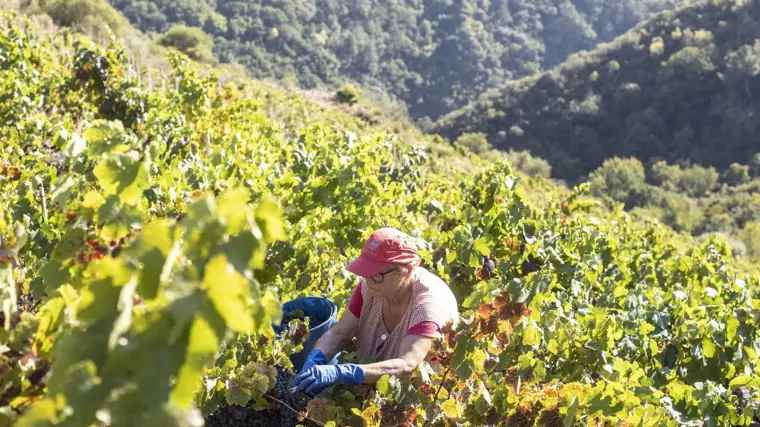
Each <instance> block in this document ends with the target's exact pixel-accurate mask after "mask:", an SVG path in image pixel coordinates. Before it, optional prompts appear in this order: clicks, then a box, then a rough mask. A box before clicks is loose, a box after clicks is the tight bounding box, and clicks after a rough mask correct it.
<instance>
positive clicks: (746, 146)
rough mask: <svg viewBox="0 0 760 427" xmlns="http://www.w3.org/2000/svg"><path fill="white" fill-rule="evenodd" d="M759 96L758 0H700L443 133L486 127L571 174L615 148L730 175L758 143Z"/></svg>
mask: <svg viewBox="0 0 760 427" xmlns="http://www.w3.org/2000/svg"><path fill="white" fill-rule="evenodd" d="M757 93H760V2H758V1H756V0H749V1H743V0H742V1H738V0H719V1H703V2H699V3H696V4H692V5H689V6H684V7H681V8H679V9H678V10H677V11H675V12H663V13H662V14H660V15H658V16H657V17H656V18H653V19H652V20H650V21H647V22H646V23H644V24H642V25H640V26H639V27H637V28H636V29H634V30H632V31H630V32H629V33H627V34H625V35H623V36H621V37H620V38H618V39H616V40H615V41H614V42H612V43H610V44H607V45H602V46H600V47H598V48H597V49H595V50H593V51H591V52H583V53H579V54H576V55H573V56H572V57H571V58H569V59H568V60H567V61H566V62H564V63H563V64H561V65H560V66H558V67H556V68H555V69H553V70H551V71H549V72H546V73H544V74H541V75H538V76H533V77H527V78H525V79H522V80H518V81H514V82H509V83H508V84H506V85H505V86H503V87H502V88H500V89H498V90H492V91H489V92H487V93H486V94H484V95H483V96H481V97H480V99H479V100H478V101H477V102H476V103H474V104H472V105H470V106H468V107H466V108H463V109H461V110H459V111H456V112H453V113H451V114H449V115H448V116H446V117H444V118H442V119H441V120H440V121H439V122H438V123H437V126H436V129H435V130H436V131H437V132H439V133H441V134H442V135H444V136H446V137H447V138H449V139H451V140H454V139H456V138H457V137H458V136H459V135H461V134H463V133H469V132H483V133H485V134H486V135H487V138H488V140H489V142H490V143H491V144H492V145H494V146H496V147H497V148H515V149H523V150H529V151H530V152H531V153H532V154H533V155H536V156H539V157H541V158H544V159H546V160H548V161H549V163H551V165H552V168H553V172H554V173H555V175H556V176H558V177H561V178H565V179H568V180H571V181H575V180H577V179H580V178H582V177H584V176H586V174H588V173H589V172H591V171H592V170H593V169H595V168H597V167H599V166H600V165H601V164H602V162H603V161H604V160H605V159H608V158H611V157H614V156H619V157H636V158H638V159H640V160H642V161H643V162H645V163H649V162H650V161H651V162H654V161H656V160H665V161H667V162H668V163H671V164H673V163H682V164H684V163H692V164H701V165H712V166H714V167H716V168H717V169H718V170H719V171H723V170H726V169H727V168H728V167H729V165H730V164H731V163H733V162H737V163H741V164H748V163H750V162H752V161H753V160H752V159H753V156H754V155H755V153H757V152H759V151H760V145H758V136H757V135H758V132H759V131H760V129H758V125H759V124H760V121H758V114H759V113H760V112H759V111H758V108H759V107H760V104H758V100H757V98H758V96H757ZM758 160H760V159H758ZM758 160H755V161H758Z"/></svg>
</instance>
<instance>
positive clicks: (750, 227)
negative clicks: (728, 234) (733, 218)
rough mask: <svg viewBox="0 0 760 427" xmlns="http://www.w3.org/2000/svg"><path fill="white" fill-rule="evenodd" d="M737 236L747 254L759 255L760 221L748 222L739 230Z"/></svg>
mask: <svg viewBox="0 0 760 427" xmlns="http://www.w3.org/2000/svg"><path fill="white" fill-rule="evenodd" d="M739 238H740V239H741V240H742V242H744V245H745V246H746V247H747V255H749V256H751V257H760V222H756V221H751V222H748V223H747V224H746V225H745V226H744V228H743V229H742V231H741V232H739Z"/></svg>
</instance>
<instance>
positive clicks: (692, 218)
mask: <svg viewBox="0 0 760 427" xmlns="http://www.w3.org/2000/svg"><path fill="white" fill-rule="evenodd" d="M749 170H750V168H749V167H748V166H746V165H739V164H733V165H732V166H731V167H730V168H729V169H727V170H726V172H724V173H723V174H722V175H719V174H718V172H716V171H715V169H713V168H711V167H701V166H688V167H681V166H678V165H668V164H667V163H665V162H664V161H658V162H655V163H653V164H651V165H649V166H648V167H645V166H644V165H643V164H642V163H641V161H639V160H637V159H634V158H617V157H615V158H612V159H609V160H606V161H605V162H604V163H603V164H602V166H601V167H599V168H598V169H596V170H595V171H594V172H592V173H591V175H590V180H589V182H590V184H591V193H592V194H594V195H595V196H597V197H599V198H603V199H611V200H613V201H615V202H618V203H623V204H624V205H625V207H626V208H627V209H628V210H630V211H631V212H632V214H633V215H634V216H635V217H637V218H640V219H643V220H652V219H657V220H659V221H661V222H662V223H664V224H667V225H668V226H670V227H672V228H673V229H674V230H676V231H680V232H686V233H690V234H692V235H694V236H704V235H708V234H721V235H725V236H727V237H729V240H728V241H729V242H731V243H732V246H733V248H734V251H735V252H736V253H737V254H739V255H746V256H747V257H749V259H751V260H753V261H754V262H755V263H757V262H760V257H758V252H757V250H756V249H757V240H756V238H757V234H756V231H757V223H758V222H760V176H758V177H755V178H752V177H751V176H750V174H749Z"/></svg>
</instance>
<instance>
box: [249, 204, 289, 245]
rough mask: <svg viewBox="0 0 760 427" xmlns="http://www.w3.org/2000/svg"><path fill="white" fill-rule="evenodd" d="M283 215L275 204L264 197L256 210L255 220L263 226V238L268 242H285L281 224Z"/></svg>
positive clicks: (285, 237)
mask: <svg viewBox="0 0 760 427" xmlns="http://www.w3.org/2000/svg"><path fill="white" fill-rule="evenodd" d="M282 218H283V214H282V210H281V209H280V207H279V206H278V205H277V203H276V202H275V201H274V200H272V199H271V198H268V197H264V198H262V199H261V200H260V201H259V206H258V207H257V208H256V220H257V221H258V222H259V223H261V224H263V226H262V230H263V231H264V237H266V239H267V240H268V241H270V242H273V241H275V240H286V239H287V238H288V237H287V235H286V234H285V227H284V224H283V222H282Z"/></svg>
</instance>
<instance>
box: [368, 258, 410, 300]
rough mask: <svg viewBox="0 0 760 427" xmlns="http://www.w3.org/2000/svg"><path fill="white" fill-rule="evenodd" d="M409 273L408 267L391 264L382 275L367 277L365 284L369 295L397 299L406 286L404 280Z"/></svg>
mask: <svg viewBox="0 0 760 427" xmlns="http://www.w3.org/2000/svg"><path fill="white" fill-rule="evenodd" d="M408 273H409V267H408V266H401V265H396V264H391V265H389V266H388V267H386V268H384V269H383V270H382V271H381V272H380V273H378V274H376V275H374V276H371V277H365V278H364V279H365V280H364V283H365V284H366V286H367V291H368V293H369V294H370V295H371V296H373V297H383V298H388V297H390V298H394V297H397V296H398V295H399V294H400V293H401V292H400V291H401V289H402V288H403V286H404V279H405V278H406V276H407V274H408Z"/></svg>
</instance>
